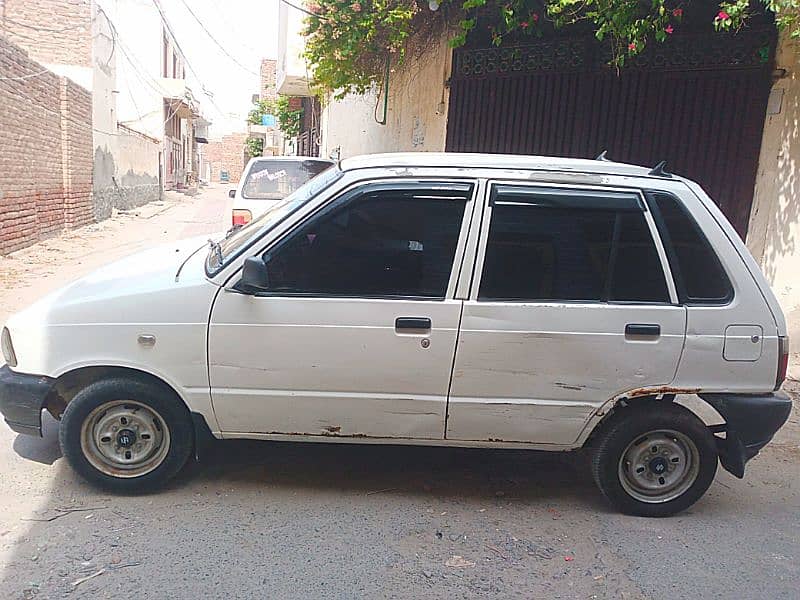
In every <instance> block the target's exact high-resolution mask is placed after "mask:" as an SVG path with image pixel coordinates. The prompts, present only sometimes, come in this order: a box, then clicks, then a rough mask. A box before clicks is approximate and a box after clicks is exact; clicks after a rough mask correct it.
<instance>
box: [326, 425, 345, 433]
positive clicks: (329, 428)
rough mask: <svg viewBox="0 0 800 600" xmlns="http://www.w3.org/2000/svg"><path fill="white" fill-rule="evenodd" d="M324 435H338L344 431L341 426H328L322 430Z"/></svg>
mask: <svg viewBox="0 0 800 600" xmlns="http://www.w3.org/2000/svg"><path fill="white" fill-rule="evenodd" d="M322 430H323V431H324V433H323V434H322V435H337V434H339V433H340V432H341V431H342V426H341V425H327V426H325V427H323V428H322Z"/></svg>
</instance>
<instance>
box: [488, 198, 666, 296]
mask: <svg viewBox="0 0 800 600" xmlns="http://www.w3.org/2000/svg"><path fill="white" fill-rule="evenodd" d="M492 194H493V195H492V215H491V223H490V225H489V235H488V239H487V242H486V253H485V258H484V263H483V272H482V276H481V283H480V289H479V292H478V299H479V300H495V301H502V300H507V301H582V302H657V303H666V302H669V301H670V298H669V292H668V289H667V285H666V279H665V276H664V270H663V268H662V265H661V260H660V258H659V256H658V252H657V250H656V246H655V242H654V241H653V237H652V234H651V232H650V228H649V227H648V225H647V222H646V220H645V216H644V210H645V208H644V205H643V203H642V200H641V198H640V197H639V195H638V194H635V193H627V192H597V191H584V190H562V189H557V190H547V189H541V188H530V187H522V186H511V185H497V186H495V187H494V189H493V192H492Z"/></svg>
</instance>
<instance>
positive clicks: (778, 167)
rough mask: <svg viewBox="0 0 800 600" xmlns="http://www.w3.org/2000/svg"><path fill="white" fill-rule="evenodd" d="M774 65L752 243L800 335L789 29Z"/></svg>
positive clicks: (797, 176) (798, 205) (797, 87)
mask: <svg viewBox="0 0 800 600" xmlns="http://www.w3.org/2000/svg"><path fill="white" fill-rule="evenodd" d="M775 67H776V68H777V69H785V70H786V73H785V76H784V77H782V78H780V79H778V80H777V81H776V82H775V84H774V85H773V88H772V93H771V95H770V102H769V105H768V108H767V113H768V114H767V117H766V121H765V123H764V134H763V138H762V143H761V155H760V157H759V164H758V174H757V176H756V190H755V197H754V199H753V208H752V211H751V214H750V228H749V233H748V235H747V245H748V247H749V248H750V251H751V252H752V253H753V256H754V257H755V258H756V260H757V261H758V263H759V264H760V265H761V269H762V270H763V271H764V274H765V275H766V277H767V280H768V281H769V282H770V284H771V285H772V289H773V290H774V292H775V295H776V296H777V297H778V301H779V302H780V303H781V306H782V307H783V310H784V312H785V314H786V319H787V321H788V324H789V335H790V337H792V338H793V339H794V340H800V247H798V246H799V244H798V242H800V171H799V170H798V169H800V45H798V43H797V42H795V41H792V40H790V39H789V37H788V36H786V35H782V36H781V39H780V41H779V43H778V50H777V56H776V65H775ZM793 346H794V350H795V352H794V358H795V360H794V361H793V363H795V365H796V364H797V363H798V360H797V359H798V358H800V357H799V356H798V353H797V350H798V344H797V342H796V341H795V343H794V344H793Z"/></svg>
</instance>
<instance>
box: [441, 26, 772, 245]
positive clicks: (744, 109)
mask: <svg viewBox="0 0 800 600" xmlns="http://www.w3.org/2000/svg"><path fill="white" fill-rule="evenodd" d="M775 43H776V36H775V30H774V27H771V28H763V29H761V30H751V31H746V32H742V33H740V34H738V35H736V36H731V35H713V36H711V35H708V34H705V35H685V36H681V37H678V36H675V37H674V38H673V39H671V40H669V43H666V44H663V45H660V46H659V47H658V48H657V49H655V51H653V52H652V53H646V54H643V55H641V56H640V57H638V58H637V59H636V60H635V61H633V63H632V64H630V65H629V66H626V67H625V68H624V69H622V70H621V71H620V72H619V73H617V72H615V71H613V70H611V69H609V68H608V67H607V63H608V57H607V55H605V54H604V52H603V51H602V50H601V49H599V47H598V45H597V43H596V42H594V41H593V40H591V39H588V38H577V39H556V40H549V41H542V42H539V43H537V44H534V45H530V46H517V47H510V48H503V47H500V48H478V49H461V50H457V51H456V52H455V54H454V61H453V76H452V79H451V84H450V85H451V88H450V106H449V114H448V124H447V142H446V149H447V150H448V151H454V152H493V153H512V154H538V155H548V156H567V157H583V158H587V157H595V156H597V155H598V154H599V153H600V152H601V151H602V150H607V151H608V156H609V158H611V159H612V160H615V161H619V162H630V163H634V164H642V165H654V164H655V163H657V162H658V161H660V160H667V163H668V168H669V170H671V171H673V172H675V173H679V174H681V175H685V176H686V177H689V178H691V179H694V180H696V181H698V182H699V183H700V184H701V185H702V186H703V187H704V189H705V190H706V191H707V192H708V193H709V194H710V195H711V197H712V198H714V200H715V201H716V202H717V203H718V204H719V205H720V207H721V208H722V210H723V212H724V213H725V214H726V216H727V217H728V218H729V219H730V221H731V223H732V224H733V225H734V227H735V228H736V230H737V231H738V232H739V234H740V235H741V236H742V237H743V238H744V236H745V234H746V233H747V225H748V220H749V215H750V205H751V203H752V198H753V187H754V183H755V176H756V170H757V167H758V155H759V150H760V146H761V133H762V128H763V124H764V118H765V113H766V104H767V99H768V96H769V90H770V86H771V73H772V58H773V53H774V49H775Z"/></svg>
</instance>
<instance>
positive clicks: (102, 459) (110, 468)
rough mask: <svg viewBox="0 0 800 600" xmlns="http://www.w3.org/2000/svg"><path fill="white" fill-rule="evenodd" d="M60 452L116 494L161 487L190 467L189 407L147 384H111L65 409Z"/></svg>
mask: <svg viewBox="0 0 800 600" xmlns="http://www.w3.org/2000/svg"><path fill="white" fill-rule="evenodd" d="M59 441H60V444H61V451H62V453H63V454H64V456H65V457H66V458H67V460H68V461H69V463H70V465H71V466H72V467H73V468H74V469H75V470H76V471H77V472H78V473H80V474H81V475H82V476H83V477H84V478H86V479H87V480H88V481H90V482H91V483H94V484H96V485H99V486H101V487H104V488H106V489H110V490H112V491H118V492H139V491H147V490H150V489H154V488H157V487H160V486H161V485H163V484H164V483H166V481H168V480H169V479H170V478H172V477H173V476H174V475H175V474H176V473H177V472H178V471H180V469H181V468H182V467H183V466H184V464H186V461H187V459H188V458H189V455H190V453H191V450H192V445H193V431H192V425H191V419H190V417H189V412H188V410H187V409H186V407H185V406H184V405H183V404H182V403H181V402H180V400H178V399H177V398H175V397H174V396H173V395H172V394H170V392H169V391H168V390H165V389H164V388H162V387H160V386H158V385H154V384H150V383H147V382H142V381H136V380H129V379H121V378H120V379H107V380H102V381H98V382H96V383H93V384H91V385H89V386H87V387H86V388H84V389H83V390H81V391H80V392H79V393H78V394H76V395H75V397H74V398H73V399H72V401H71V402H70V403H69V404H68V405H67V408H66V410H65V411H64V415H63V417H62V420H61V427H60V430H59Z"/></svg>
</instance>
